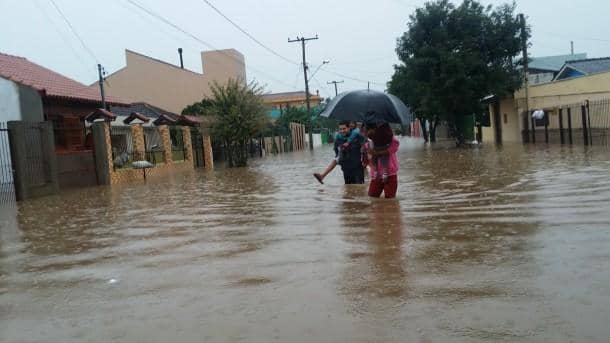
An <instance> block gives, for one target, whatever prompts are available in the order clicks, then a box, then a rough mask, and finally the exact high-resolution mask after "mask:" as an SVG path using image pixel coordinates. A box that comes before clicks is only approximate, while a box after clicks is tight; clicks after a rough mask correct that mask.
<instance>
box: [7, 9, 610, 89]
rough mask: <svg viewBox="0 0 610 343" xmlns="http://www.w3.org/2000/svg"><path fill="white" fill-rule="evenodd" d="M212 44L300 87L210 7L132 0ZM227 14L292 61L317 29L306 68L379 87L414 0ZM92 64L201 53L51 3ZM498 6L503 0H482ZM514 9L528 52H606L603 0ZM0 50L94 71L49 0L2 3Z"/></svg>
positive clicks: (182, 39) (189, 44) (128, 12)
mask: <svg viewBox="0 0 610 343" xmlns="http://www.w3.org/2000/svg"><path fill="white" fill-rule="evenodd" d="M137 1H138V2H140V3H141V4H142V5H143V6H145V7H147V8H149V9H151V10H153V11H155V12H157V13H159V14H161V15H163V16H164V17H166V18H167V19H168V20H170V21H172V22H174V23H175V24H178V25H179V26H181V27H182V28H183V29H185V30H187V31H189V32H191V33H193V34H194V35H196V36H197V37H199V38H200V39H201V40H203V41H205V42H207V43H209V44H210V45H211V46H213V47H215V48H235V49H237V50H239V51H240V52H242V53H243V54H244V55H245V58H246V64H247V73H248V77H249V79H256V80H257V81H259V82H260V83H262V84H265V85H266V89H267V90H268V91H273V92H282V91H292V90H302V89H303V75H302V70H301V69H300V67H299V66H297V65H294V64H290V63H288V62H286V61H284V60H282V59H280V58H278V57H276V56H274V55H272V54H271V53H269V52H268V51H266V50H264V49H263V48H262V47H260V46H258V45H256V44H255V43H254V42H252V41H251V40H250V39H249V38H247V37H246V36H245V35H244V34H242V33H241V32H239V31H238V30H237V29H236V28H234V27H233V26H231V25H230V24H229V23H228V22H227V21H226V20H225V19H223V18H222V17H220V16H219V15H218V14H217V13H215V12H214V11H213V10H212V9H211V8H210V7H208V5H206V4H205V2H204V1H203V0H181V1H171V2H170V1H162V0H137ZM210 1H211V2H212V3H213V4H214V5H216V7H217V8H219V9H220V10H221V11H223V12H224V13H225V14H226V15H227V16H228V17H230V18H231V19H232V20H233V21H235V22H236V23H237V24H239V25H240V26H241V27H242V28H244V29H245V30H247V31H248V32H250V34H251V35H253V36H254V37H256V38H258V39H259V40H260V41H262V42H263V43H264V44H265V45H267V46H269V47H271V48H272V49H273V50H275V51H276V52H278V53H279V54H281V55H283V56H285V57H287V58H289V59H291V60H293V61H295V62H300V58H301V50H300V45H299V44H296V43H290V44H289V43H288V42H287V39H288V38H295V37H296V36H297V35H305V36H312V35H315V34H318V35H319V38H320V39H319V40H317V41H312V42H310V43H309V44H308V45H307V57H308V61H309V62H310V64H311V68H312V72H313V70H315V68H316V67H317V65H318V64H320V63H321V62H322V61H323V60H329V61H331V63H330V64H329V65H327V66H325V67H324V69H327V70H328V71H333V72H336V73H339V74H343V75H345V76H349V77H352V78H355V79H361V80H370V81H371V82H373V83H372V84H371V88H375V89H384V85H385V83H386V82H387V81H388V80H389V78H390V76H391V74H392V70H393V69H392V65H393V64H394V63H397V59H396V57H395V53H394V48H395V43H396V38H397V37H398V36H399V35H400V34H401V33H402V32H404V30H405V28H406V23H407V20H408V16H409V14H411V13H412V12H413V10H414V8H415V7H416V6H419V5H421V4H423V3H424V1H422V0H378V1H361V0H333V1H321V0H308V1H288V0H241V1H238V0H224V1H219V0H210ZM55 2H56V3H57V5H58V6H59V7H60V9H61V10H62V11H63V13H64V14H65V16H66V17H67V18H68V19H69V21H70V22H71V23H72V25H73V26H74V28H75V29H76V31H77V32H78V33H79V34H80V36H81V37H82V39H83V40H84V41H85V43H86V44H87V45H88V46H89V48H90V49H91V50H92V51H93V54H94V55H95V56H96V57H97V59H98V60H99V62H100V63H102V64H103V65H104V66H105V68H106V70H107V71H108V72H109V73H111V72H114V71H116V70H117V69H119V68H121V67H122V66H124V63H125V57H124V49H131V50H135V51H137V52H140V53H143V54H146V55H149V56H152V57H155V58H159V59H162V60H164V61H167V62H171V63H178V58H177V52H176V49H177V48H179V47H182V48H183V49H184V56H185V64H186V67H187V68H189V69H191V70H194V71H198V72H201V63H200V60H199V51H201V50H209V49H210V47H208V46H205V45H203V44H201V43H199V42H197V41H195V40H193V39H192V38H190V37H188V36H186V35H184V34H183V33H180V32H178V31H176V30H175V29H173V28H171V27H169V26H167V25H166V24H164V23H162V22H160V21H158V20H157V19H154V18H152V17H150V16H148V15H147V14H146V13H144V12H142V11H141V10H139V9H137V8H135V7H134V6H133V5H131V4H129V3H128V2H127V1H126V0H106V1H91V0H55ZM483 2H484V3H491V4H500V3H502V2H503V1H499V0H491V1H490V0H486V1H483ZM518 10H519V11H521V12H524V13H525V14H526V15H527V16H528V17H529V23H530V24H531V25H532V27H533V38H532V44H533V47H532V49H531V52H532V55H533V56H541V55H555V54H567V53H569V48H570V43H569V42H570V40H574V41H575V46H576V48H575V50H576V52H586V53H588V55H589V57H602V56H610V36H608V32H610V21H608V20H607V19H606V16H607V14H608V13H610V2H609V1H604V0H580V1H578V2H575V1H573V0H553V1H551V0H539V1H534V0H527V1H524V0H522V1H520V2H518ZM0 21H1V22H2V23H3V25H2V26H3V27H2V30H0V51H1V52H5V53H9V54H14V55H19V56H24V57H26V58H28V59H29V60H31V61H34V62H36V63H39V64H41V65H43V66H46V67H48V68H51V69H54V70H56V71H58V72H60V73H62V74H64V75H67V76H69V77H72V78H74V79H76V80H78V81H81V82H84V83H87V84H88V83H91V82H93V81H95V79H96V77H97V71H96V67H95V64H96V60H95V59H94V58H93V57H92V56H91V55H90V54H89V53H88V52H87V51H86V50H85V49H84V48H83V47H82V45H81V44H80V43H79V41H78V40H77V38H76V37H75V36H74V35H73V34H72V32H71V31H70V29H69V28H68V27H67V25H66V24H65V22H64V21H63V20H62V19H61V17H60V16H59V14H58V12H57V10H56V9H55V8H54V7H53V4H52V2H51V0H0ZM331 80H345V83H344V84H341V85H339V86H340V91H341V90H348V89H358V88H360V89H361V88H366V82H360V81H355V80H349V79H347V78H345V77H341V76H338V75H334V74H331V73H328V72H326V71H323V70H320V71H319V72H318V73H317V74H316V75H315V78H314V79H313V80H312V81H311V89H312V90H316V89H319V90H320V93H321V94H322V95H323V96H330V95H333V94H334V90H332V87H331V86H328V85H327V84H326V82H327V81H331Z"/></svg>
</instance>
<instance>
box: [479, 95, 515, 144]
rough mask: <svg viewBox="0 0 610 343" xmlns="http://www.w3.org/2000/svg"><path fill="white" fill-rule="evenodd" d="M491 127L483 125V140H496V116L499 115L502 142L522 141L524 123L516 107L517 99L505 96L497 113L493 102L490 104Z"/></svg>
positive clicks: (488, 141) (492, 141)
mask: <svg viewBox="0 0 610 343" xmlns="http://www.w3.org/2000/svg"><path fill="white" fill-rule="evenodd" d="M489 113H490V123H491V126H490V127H483V142H484V143H495V142H496V116H499V117H500V118H499V120H498V121H497V122H499V123H500V125H501V130H502V142H504V143H518V142H521V141H522V136H521V130H522V129H523V125H522V123H521V121H520V120H519V116H518V115H517V112H516V108H515V100H514V99H513V98H505V99H502V100H501V101H500V112H499V113H496V111H495V109H494V106H493V104H491V105H490V106H489Z"/></svg>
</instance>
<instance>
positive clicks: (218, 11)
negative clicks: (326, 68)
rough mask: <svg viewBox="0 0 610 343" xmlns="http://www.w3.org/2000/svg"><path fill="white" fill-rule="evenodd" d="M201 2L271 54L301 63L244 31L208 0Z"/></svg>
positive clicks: (295, 63)
mask: <svg viewBox="0 0 610 343" xmlns="http://www.w3.org/2000/svg"><path fill="white" fill-rule="evenodd" d="M202 1H203V2H205V3H206V4H207V5H208V6H210V7H211V8H212V9H213V10H214V11H215V12H216V13H218V14H219V15H220V16H221V17H223V18H225V19H226V20H227V21H228V22H229V23H231V25H233V26H234V27H235V28H237V29H238V30H239V31H241V32H242V33H243V34H245V35H246V36H247V37H248V38H250V39H251V40H252V41H253V42H255V43H256V44H258V45H260V46H261V47H262V48H263V49H265V50H267V51H269V52H270V53H272V54H273V55H275V56H277V57H279V58H281V59H282V60H284V61H286V62H288V63H291V64H294V65H301V64H300V63H298V62H295V61H293V60H291V59H289V58H287V57H284V56H282V55H281V54H279V53H278V52H276V51H275V50H273V49H271V48H270V47H268V46H267V45H265V44H263V43H262V42H261V41H260V40H258V39H256V38H255V37H254V36H252V35H251V34H250V33H249V32H248V31H246V30H245V29H243V28H242V27H241V26H239V25H238V24H237V23H236V22H234V21H233V20H231V18H229V17H228V16H227V15H225V14H224V13H222V11H220V10H219V9H218V8H217V7H216V6H214V5H213V4H212V3H211V2H210V1H208V0H202Z"/></svg>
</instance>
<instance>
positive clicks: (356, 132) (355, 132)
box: [347, 128, 360, 143]
mask: <svg viewBox="0 0 610 343" xmlns="http://www.w3.org/2000/svg"><path fill="white" fill-rule="evenodd" d="M357 138H360V129H359V128H355V129H353V130H352V131H350V133H349V136H348V137H347V143H352V142H353V141H354V140H356V139H357Z"/></svg>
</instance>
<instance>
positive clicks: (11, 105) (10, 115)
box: [0, 77, 21, 122]
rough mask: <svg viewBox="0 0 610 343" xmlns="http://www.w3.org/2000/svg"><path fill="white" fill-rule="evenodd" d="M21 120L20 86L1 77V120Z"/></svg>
mask: <svg viewBox="0 0 610 343" xmlns="http://www.w3.org/2000/svg"><path fill="white" fill-rule="evenodd" d="M10 120H21V106H20V105H19V86H18V85H17V84H16V83H14V82H13V81H10V80H7V79H5V78H2V77H0V122H7V121H10Z"/></svg>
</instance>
